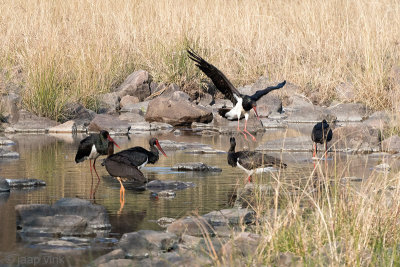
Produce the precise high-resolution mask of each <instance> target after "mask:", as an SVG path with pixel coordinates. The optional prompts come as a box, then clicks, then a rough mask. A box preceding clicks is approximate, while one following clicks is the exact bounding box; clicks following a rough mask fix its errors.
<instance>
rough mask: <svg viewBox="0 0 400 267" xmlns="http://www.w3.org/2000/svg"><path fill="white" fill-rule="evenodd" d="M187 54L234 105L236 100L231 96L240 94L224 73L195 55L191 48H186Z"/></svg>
mask: <svg viewBox="0 0 400 267" xmlns="http://www.w3.org/2000/svg"><path fill="white" fill-rule="evenodd" d="M187 52H188V54H189V58H190V59H191V60H193V61H194V62H196V63H197V64H196V66H197V67H199V69H201V70H202V71H203V72H204V73H205V74H206V75H207V76H208V77H209V78H210V79H211V80H212V81H213V83H214V85H215V86H216V87H217V89H218V90H220V91H221V92H222V93H223V94H224V95H225V97H226V98H227V99H229V100H230V101H232V103H233V104H234V105H236V103H237V100H236V98H235V97H234V96H233V94H236V95H237V96H241V94H240V93H239V91H238V90H237V89H236V88H235V86H233V84H232V83H231V82H230V81H229V80H228V78H226V77H225V75H224V74H223V73H222V72H221V71H220V70H219V69H217V68H216V67H215V66H213V65H211V64H210V63H208V62H207V61H205V60H204V59H203V58H201V57H200V56H199V55H197V54H196V53H195V52H194V51H193V50H192V49H187Z"/></svg>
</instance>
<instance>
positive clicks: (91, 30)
mask: <svg viewBox="0 0 400 267" xmlns="http://www.w3.org/2000/svg"><path fill="white" fill-rule="evenodd" d="M0 9H1V16H0V39H1V43H0V68H1V69H2V70H3V73H7V75H8V76H12V73H13V72H15V71H17V70H18V71H22V73H23V77H24V79H23V81H24V83H25V86H26V89H27V90H26V95H25V98H24V99H25V104H26V106H27V107H29V108H30V109H32V110H35V111H36V112H38V113H41V112H43V111H41V110H42V109H41V108H39V107H38V105H44V108H43V110H46V109H49V108H50V107H46V103H44V102H43V101H42V102H40V103H35V101H33V103H32V100H31V98H35V97H36V98H38V96H37V94H39V95H40V92H43V88H41V87H40V86H41V84H48V83H49V82H48V81H42V80H41V79H48V76H44V75H43V73H46V72H47V71H53V72H54V75H53V76H52V78H54V79H56V84H57V85H61V87H62V90H59V91H57V93H56V96H57V97H56V101H58V100H59V101H60V103H64V102H65V101H69V100H73V101H80V102H82V103H84V104H85V105H87V106H88V107H90V108H95V107H96V101H95V96H96V95H98V94H100V93H104V92H108V91H109V90H110V89H111V88H113V87H114V86H116V85H118V84H119V83H120V82H121V81H122V80H123V79H124V78H125V77H126V76H127V74H129V73H130V72H131V71H132V70H135V69H139V68H143V69H146V70H148V71H149V72H150V73H151V74H152V75H153V76H154V77H155V79H156V80H159V81H164V82H176V83H179V84H181V85H185V84H188V83H189V82H190V81H192V80H193V79H197V78H198V75H199V74H198V70H196V69H195V67H194V66H193V64H192V62H190V63H189V61H188V60H187V57H186V54H185V52H184V49H185V47H186V46H187V45H190V46H191V47H193V48H195V49H196V50H198V52H199V53H200V54H201V55H203V56H204V57H206V58H207V59H208V60H209V61H210V62H212V63H213V64H214V65H216V66H218V67H219V68H220V69H221V70H223V71H224V72H225V73H226V74H227V76H228V77H229V78H231V79H232V80H233V82H234V83H235V84H236V85H243V84H246V83H249V82H253V81H254V79H256V78H257V77H258V76H260V75H267V76H268V77H270V78H271V79H272V80H282V79H286V80H288V81H291V82H292V83H295V84H298V85H300V86H301V87H302V88H303V90H304V91H305V93H307V94H308V95H316V96H317V98H318V99H319V100H320V101H324V100H327V99H330V98H335V93H334V92H333V89H334V88H335V87H336V86H337V85H338V84H339V83H340V82H349V83H352V84H353V85H354V87H355V90H356V96H355V100H356V101H361V102H364V103H366V104H367V105H369V106H371V107H373V108H388V109H390V108H391V107H392V106H393V105H394V102H396V101H397V100H398V99H397V98H396V99H394V98H393V95H397V94H394V93H393V92H391V89H390V86H388V84H387V76H388V72H389V70H390V69H391V67H392V66H394V65H398V64H400V49H399V48H400V45H399V43H400V31H399V29H400V5H399V4H398V1H396V0H382V1H367V0H333V1H316V0H305V1H294V0H289V1H262V0H255V1H240V0H236V1H218V0H208V1H187V0H177V1H175V0H174V1H172V0H165V1H157V0H149V1H139V0H137V1H57V0H56V1H49V0H48V1H46V0H43V1H22V0H16V1H4V0H3V1H0ZM54 67H56V69H54ZM38 79H39V80H38ZM38 91H39V93H38ZM39 98H40V97H39ZM53 106H54V105H53ZM47 115H48V116H52V117H58V115H57V114H52V112H49V114H47Z"/></svg>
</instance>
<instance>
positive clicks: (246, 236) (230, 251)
mask: <svg viewBox="0 0 400 267" xmlns="http://www.w3.org/2000/svg"><path fill="white" fill-rule="evenodd" d="M261 240H262V238H261V236H259V235H258V234H253V233H249V232H241V233H239V234H238V235H237V236H235V237H234V239H233V240H229V241H228V242H227V243H226V244H225V245H224V246H223V247H222V249H221V256H222V257H223V258H225V259H232V258H235V257H243V258H247V257H249V256H251V255H253V254H254V251H256V250H257V247H258V245H259V243H260V242H261Z"/></svg>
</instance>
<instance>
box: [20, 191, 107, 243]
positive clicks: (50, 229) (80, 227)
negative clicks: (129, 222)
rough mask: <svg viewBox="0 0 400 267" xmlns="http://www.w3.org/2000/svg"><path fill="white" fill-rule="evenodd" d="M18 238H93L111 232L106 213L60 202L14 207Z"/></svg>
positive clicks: (93, 207) (81, 204)
mask: <svg viewBox="0 0 400 267" xmlns="http://www.w3.org/2000/svg"><path fill="white" fill-rule="evenodd" d="M15 211H16V216H17V227H18V229H19V231H18V233H19V234H20V235H21V237H22V238H23V239H24V238H28V239H29V236H32V235H33V236H38V235H47V236H48V235H50V236H55V235H56V236H60V235H61V236H64V235H68V236H71V235H74V236H93V235H94V236H96V235H102V234H103V233H104V231H108V230H109V229H111V225H110V222H109V219H108V214H107V211H106V209H105V208H104V207H103V206H100V205H94V204H92V203H90V202H89V201H87V200H83V199H78V198H62V199H60V200H58V201H57V202H56V203H54V204H53V205H45V204H26V205H17V206H16V207H15Z"/></svg>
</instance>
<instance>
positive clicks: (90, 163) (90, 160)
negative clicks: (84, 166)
mask: <svg viewBox="0 0 400 267" xmlns="http://www.w3.org/2000/svg"><path fill="white" fill-rule="evenodd" d="M89 166H90V175H91V176H92V180H93V172H92V159H89Z"/></svg>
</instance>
